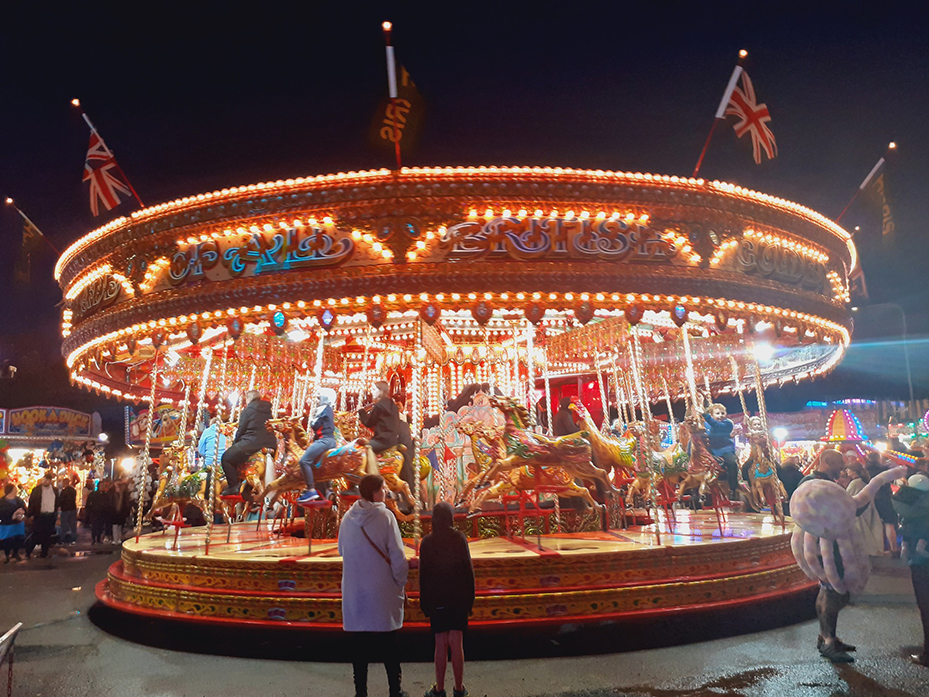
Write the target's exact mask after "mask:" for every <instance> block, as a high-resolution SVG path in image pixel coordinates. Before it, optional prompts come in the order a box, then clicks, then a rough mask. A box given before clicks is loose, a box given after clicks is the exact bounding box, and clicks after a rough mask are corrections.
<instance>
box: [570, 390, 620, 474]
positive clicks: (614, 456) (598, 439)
mask: <svg viewBox="0 0 929 697" xmlns="http://www.w3.org/2000/svg"><path fill="white" fill-rule="evenodd" d="M568 408H569V409H571V410H572V411H575V412H577V414H578V415H579V416H580V417H581V419H582V420H583V421H584V426H585V429H586V430H585V432H586V433H587V438H588V440H589V441H590V452H591V458H592V459H593V463H594V465H596V466H597V467H599V468H600V469H602V470H603V471H605V472H607V473H609V472H610V471H612V472H613V482H614V484H619V483H621V482H624V481H626V480H627V479H628V478H629V476H630V475H631V474H632V472H633V470H634V469H635V448H636V442H635V436H633V435H631V434H629V433H628V432H627V433H626V434H625V435H623V436H622V437H620V438H614V437H612V436H607V435H604V434H603V433H601V432H600V429H598V428H597V426H596V424H595V423H594V420H593V418H592V417H591V416H590V412H589V411H587V408H586V407H585V406H584V405H583V404H580V403H574V402H572V403H571V404H570V405H569V406H568Z"/></svg>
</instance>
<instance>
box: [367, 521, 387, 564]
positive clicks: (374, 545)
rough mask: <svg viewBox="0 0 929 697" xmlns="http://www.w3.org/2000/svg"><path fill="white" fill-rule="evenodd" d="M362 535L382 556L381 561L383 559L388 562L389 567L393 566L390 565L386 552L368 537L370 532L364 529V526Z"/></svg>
mask: <svg viewBox="0 0 929 697" xmlns="http://www.w3.org/2000/svg"><path fill="white" fill-rule="evenodd" d="M361 534H362V535H364V536H365V539H366V540H367V541H368V544H370V545H371V546H372V547H374V551H375V552H377V553H378V554H379V555H380V556H381V559H383V560H384V561H386V562H387V566H391V564H390V557H388V556H387V554H386V553H385V552H384V550H382V549H381V548H380V547H378V546H377V545H376V544H374V540H372V539H371V538H370V537H369V536H368V531H367V530H365V529H364V526H362V528H361ZM391 568H393V567H391Z"/></svg>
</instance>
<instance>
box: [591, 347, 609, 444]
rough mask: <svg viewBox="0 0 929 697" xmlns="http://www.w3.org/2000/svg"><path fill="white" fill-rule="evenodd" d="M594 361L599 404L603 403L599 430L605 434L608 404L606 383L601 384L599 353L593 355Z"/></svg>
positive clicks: (601, 371) (601, 369) (607, 428)
mask: <svg viewBox="0 0 929 697" xmlns="http://www.w3.org/2000/svg"><path fill="white" fill-rule="evenodd" d="M594 362H596V364H597V384H598V385H599V386H600V404H602V405H603V423H602V424H600V432H601V433H603V434H604V435H606V433H608V432H609V424H610V406H609V404H608V403H607V398H606V396H607V390H606V385H604V384H603V368H602V367H601V366H600V354H599V353H598V354H597V355H596V356H594Z"/></svg>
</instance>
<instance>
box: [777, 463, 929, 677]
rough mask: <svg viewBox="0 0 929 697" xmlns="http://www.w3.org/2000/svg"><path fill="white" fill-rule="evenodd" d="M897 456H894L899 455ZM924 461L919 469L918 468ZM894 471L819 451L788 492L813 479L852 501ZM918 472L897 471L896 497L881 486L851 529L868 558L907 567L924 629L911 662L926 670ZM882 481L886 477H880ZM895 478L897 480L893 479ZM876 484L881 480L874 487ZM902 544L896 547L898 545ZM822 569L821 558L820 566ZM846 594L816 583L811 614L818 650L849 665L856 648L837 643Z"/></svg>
mask: <svg viewBox="0 0 929 697" xmlns="http://www.w3.org/2000/svg"><path fill="white" fill-rule="evenodd" d="M898 452H899V451H898ZM924 466H925V463H924V462H919V463H918V467H919V468H923V467H924ZM892 467H893V463H892V462H890V461H884V460H882V458H881V455H880V454H879V453H877V452H870V453H868V455H867V456H866V458H865V460H864V461H862V459H861V456H860V454H859V452H858V451H857V449H851V450H848V451H846V452H844V453H842V452H840V451H838V450H834V449H831V448H827V449H824V450H823V451H821V452H820V453H819V455H818V457H817V459H816V460H815V462H814V466H813V468H812V470H811V471H810V473H809V474H808V475H806V476H805V477H803V478H802V479H800V480H799V482H798V483H797V485H796V486H795V487H793V491H790V494H791V495H792V494H793V493H795V491H797V490H799V489H800V488H801V487H803V485H804V483H806V482H808V481H813V480H820V481H827V482H832V483H834V484H836V485H838V486H840V487H842V488H843V489H845V490H846V492H848V494H849V495H850V496H852V497H854V496H855V495H856V494H859V493H861V492H862V491H863V490H864V489H865V488H866V487H867V486H868V483H869V482H870V480H871V479H873V478H874V477H876V476H877V475H879V474H881V473H883V472H885V471H886V470H888V469H891V468H892ZM919 468H917V467H908V468H900V471H901V472H903V471H907V475H908V476H906V477H904V478H903V479H901V480H898V482H897V483H898V484H899V486H897V487H896V488H897V490H896V493H894V492H892V489H891V485H890V484H889V483H885V484H881V485H880V487H879V488H878V490H877V492H876V493H875V494H874V496H873V498H870V499H868V498H867V497H865V498H866V501H864V505H861V506H860V507H858V508H857V510H855V520H854V526H855V528H856V537H858V539H859V540H860V543H859V544H860V545H861V550H860V551H861V553H863V554H866V555H867V556H868V557H869V558H870V557H875V556H880V555H890V556H894V557H901V556H902V558H903V559H904V560H905V561H906V563H907V566H908V567H909V570H910V573H911V577H912V583H913V589H914V592H915V596H916V603H917V607H918V609H919V612H920V618H921V621H922V626H923V635H924V637H923V647H922V650H921V651H920V652H919V653H917V654H913V655H912V656H911V657H910V658H911V660H912V661H913V662H914V663H917V664H918V665H921V666H925V667H929V549H927V544H929V476H927V475H926V474H925V472H924V471H921V469H919ZM885 476H886V475H885ZM894 476H896V475H894ZM875 484H880V480H879V481H878V482H875ZM900 540H902V545H900V546H898V541H900ZM833 554H834V556H835V558H836V559H835V560H836V568H837V569H838V573H839V575H840V576H844V570H843V568H844V565H843V564H842V557H841V555H840V553H839V547H838V545H837V544H835V545H834V549H833ZM819 563H820V565H822V563H823V562H822V557H820V561H819ZM850 599H851V598H850V594H849V593H848V592H847V591H846V592H842V593H840V592H839V591H838V590H836V589H835V588H834V587H833V585H832V584H831V583H828V582H825V581H822V580H821V581H820V588H819V593H818V595H817V598H816V615H817V618H818V620H819V627H820V631H819V635H818V636H817V642H816V646H817V650H818V651H819V653H820V655H822V656H823V657H824V658H826V659H828V660H830V661H832V662H833V663H851V662H853V661H854V657H853V656H852V653H853V652H855V650H856V647H855V646H854V645H852V644H849V643H846V642H844V641H842V640H841V639H840V638H839V637H838V635H837V624H838V618H839V613H840V611H841V610H842V609H843V608H844V607H845V606H846V605H848V604H849V601H850Z"/></svg>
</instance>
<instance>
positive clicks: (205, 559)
mask: <svg viewBox="0 0 929 697" xmlns="http://www.w3.org/2000/svg"><path fill="white" fill-rule="evenodd" d="M405 542H406V545H407V555H408V556H410V557H412V556H414V555H415V549H414V546H413V542H412V540H405ZM206 543H207V539H206V535H205V528H188V529H185V530H183V531H182V533H181V534H180V535H179V536H178V538H177V539H176V540H175V536H174V534H173V533H172V532H170V531H168V532H166V533H152V534H148V535H143V536H141V537H140V538H139V539H138V541H136V540H135V539H130V540H127V541H126V542H124V544H123V547H122V558H121V559H120V561H118V562H116V563H115V564H113V566H112V567H111V568H110V570H109V573H108V576H107V578H106V579H105V580H103V581H101V582H100V583H99V584H98V586H97V597H98V598H99V600H100V601H102V602H103V603H104V604H105V605H107V606H109V607H111V608H113V609H116V610H119V611H123V612H127V613H134V614H137V615H143V616H148V617H153V618H162V619H170V620H177V621H182V622H194V623H213V624H219V625H227V626H228V625H240V626H243V627H244V626H262V627H277V628H289V629H297V630H308V631H313V630H315V631H322V632H326V631H330V632H331V631H340V630H341V597H340V581H341V572H342V564H341V558H340V557H339V555H338V551H337V546H336V541H335V540H332V539H323V540H307V539H305V538H298V537H293V536H288V535H286V534H280V532H275V531H274V530H272V526H271V524H270V523H267V522H262V523H261V524H256V523H255V522H245V523H236V524H234V525H232V527H231V530H230V529H227V526H216V527H215V528H214V529H213V533H212V537H211V539H210V545H209V550H207V545H206ZM470 548H471V556H472V558H473V561H474V569H475V576H476V585H477V599H476V602H475V605H474V612H473V615H472V617H471V622H470V626H471V627H472V628H474V629H497V630H504V631H507V630H516V629H519V628H528V627H530V626H533V625H535V626H543V625H548V626H552V625H572V624H580V623H601V624H602V623H609V622H621V621H623V620H624V619H633V618H635V619H646V618H649V617H668V616H673V615H679V614H686V613H693V612H710V613H712V612H716V611H720V612H722V611H730V610H732V609H733V608H734V607H738V606H743V605H744V606H751V605H763V604H765V603H766V602H769V601H776V600H783V599H785V598H788V597H790V596H795V595H799V594H803V593H805V592H807V591H809V589H810V588H811V586H812V584H811V583H810V582H809V580H808V579H807V578H806V577H805V576H804V575H803V574H802V572H801V571H800V569H799V568H798V567H797V565H796V564H795V563H794V560H793V557H792V555H791V551H790V526H789V525H788V527H787V528H786V530H785V529H783V528H782V527H781V526H780V525H778V524H776V523H775V522H774V521H773V519H772V518H771V517H770V516H766V515H761V514H739V513H729V514H728V515H727V516H725V518H724V520H723V522H722V530H721V531H720V525H719V524H718V522H717V519H716V516H715V514H714V513H713V512H712V511H705V512H686V511H678V512H677V514H676V518H675V519H674V520H673V522H672V521H670V520H666V519H665V518H664V516H662V517H661V519H660V521H659V523H658V524H657V525H656V524H651V525H645V526H634V527H629V528H627V529H625V530H612V531H607V532H595V531H590V532H575V533H558V532H549V533H547V534H541V533H539V534H536V535H527V536H526V537H522V536H514V537H490V538H485V539H472V540H471V541H470ZM408 591H409V595H410V602H409V604H408V607H407V610H406V623H405V625H404V628H405V629H409V630H413V631H415V630H426V629H428V626H429V625H428V620H427V618H425V617H424V616H423V615H422V613H421V612H420V610H419V606H418V602H417V596H418V575H417V572H416V571H415V570H411V572H410V583H409V585H408Z"/></svg>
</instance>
